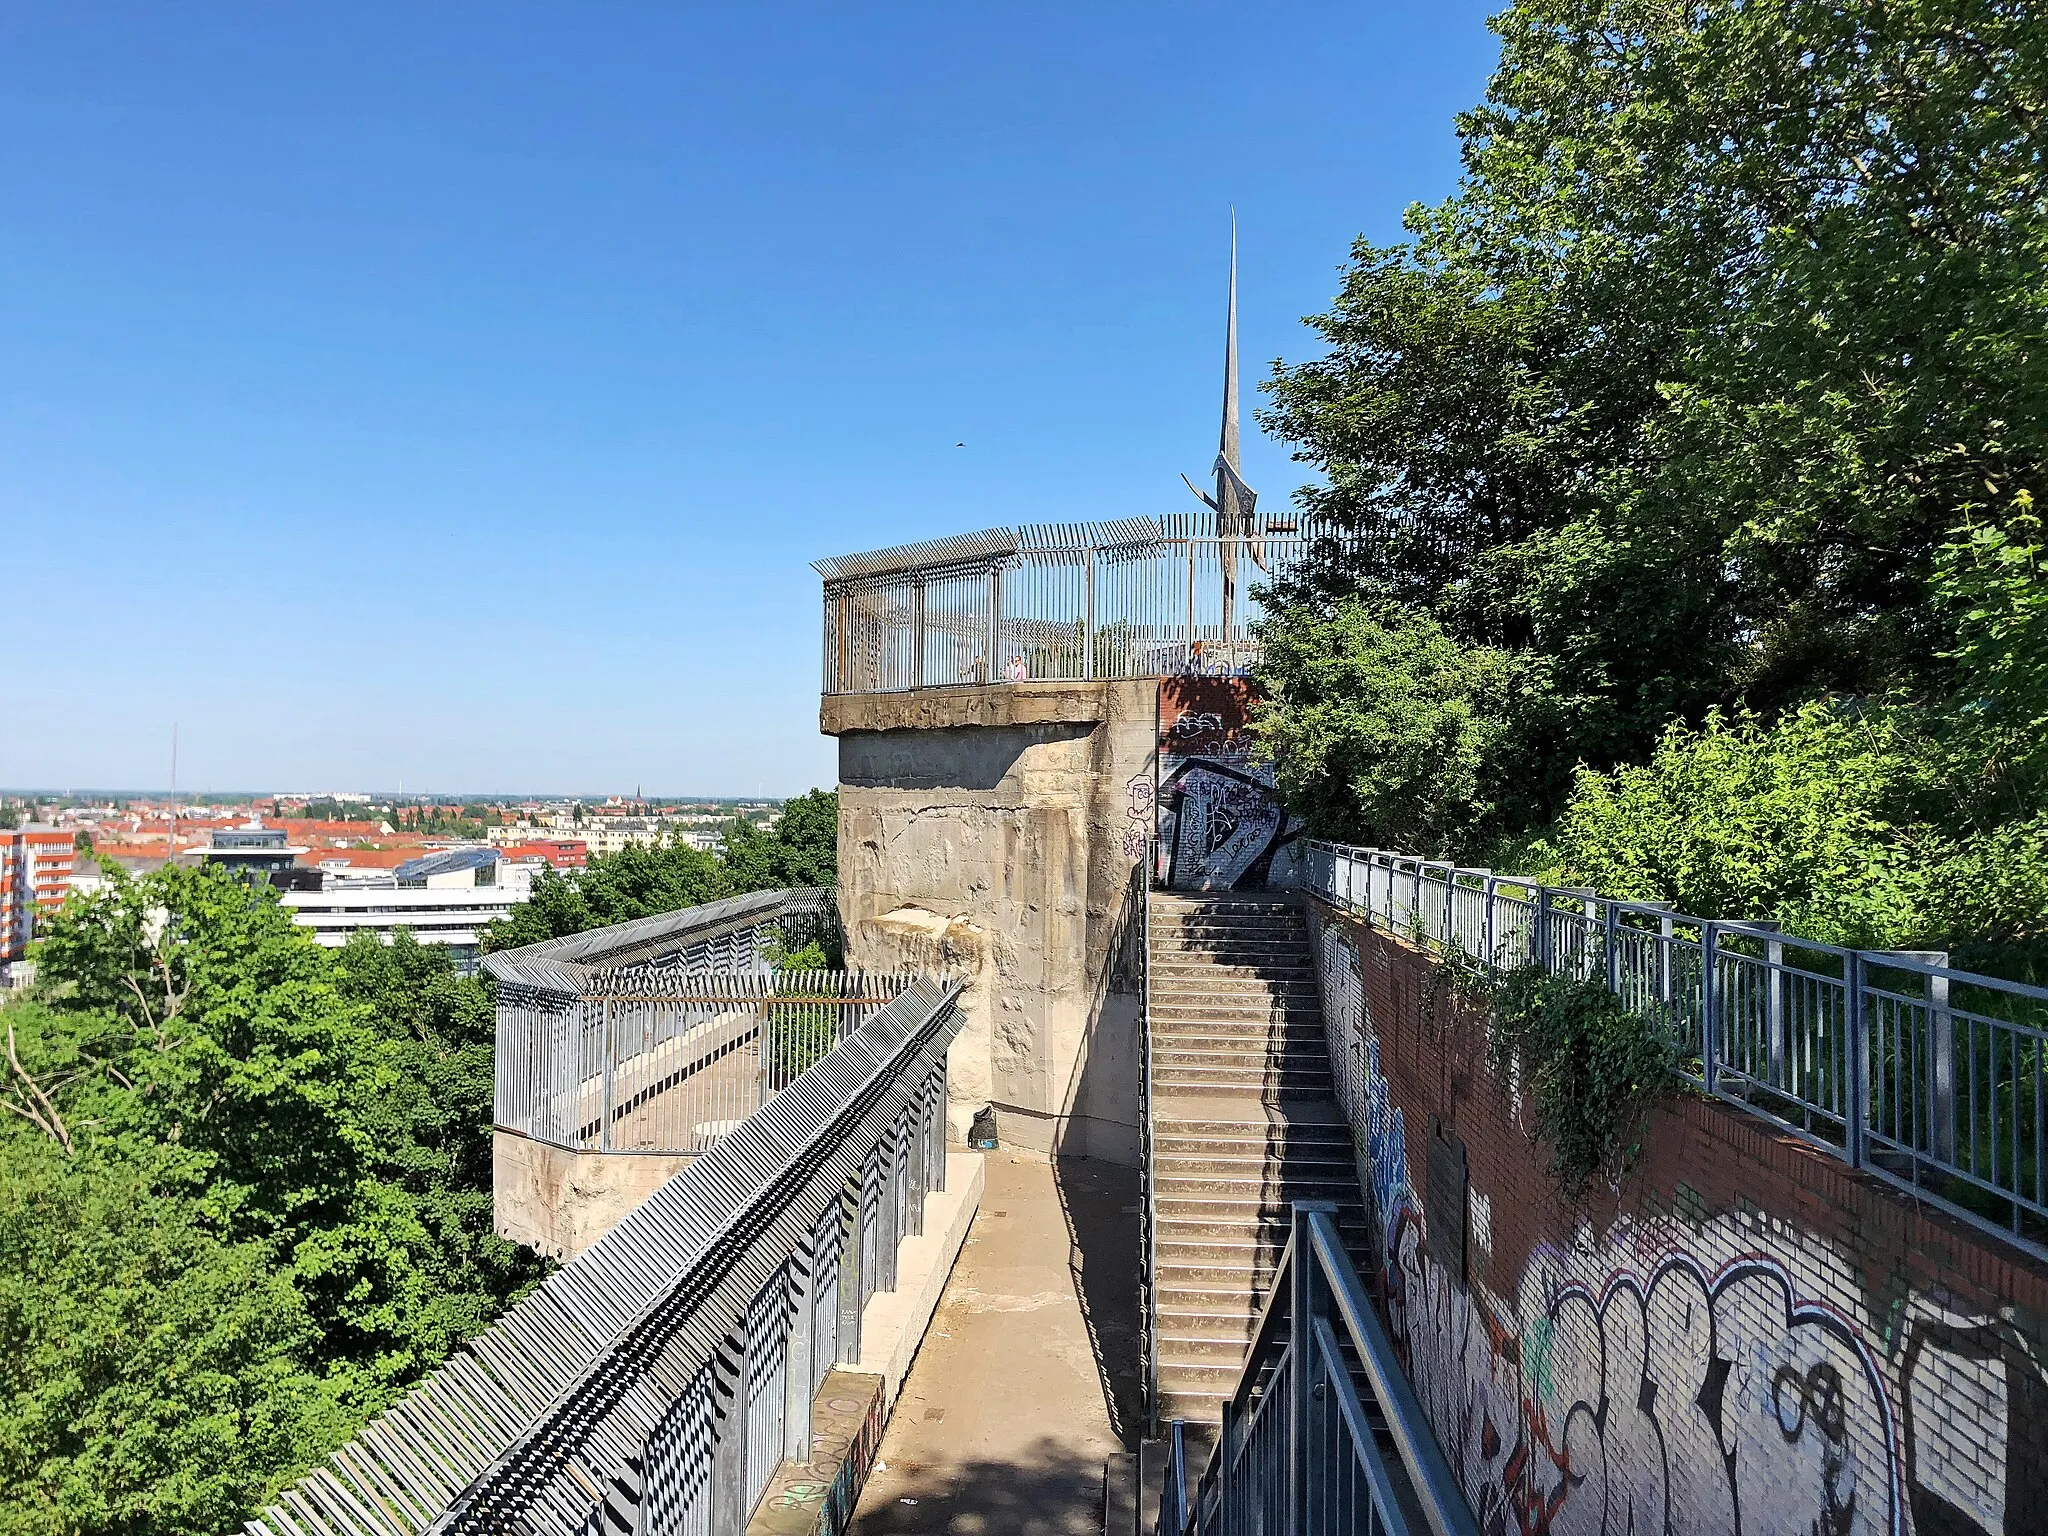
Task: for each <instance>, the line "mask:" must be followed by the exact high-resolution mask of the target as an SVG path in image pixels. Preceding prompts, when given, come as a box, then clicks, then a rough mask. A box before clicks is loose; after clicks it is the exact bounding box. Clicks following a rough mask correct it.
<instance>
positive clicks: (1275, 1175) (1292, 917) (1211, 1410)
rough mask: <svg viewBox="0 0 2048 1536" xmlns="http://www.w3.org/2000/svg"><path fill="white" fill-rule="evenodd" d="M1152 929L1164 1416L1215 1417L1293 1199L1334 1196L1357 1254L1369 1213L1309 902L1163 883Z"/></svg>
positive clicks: (1157, 1280)
mask: <svg viewBox="0 0 2048 1536" xmlns="http://www.w3.org/2000/svg"><path fill="white" fill-rule="evenodd" d="M1149 938H1150V945H1151V949H1150V972H1149V986H1150V997H1149V1003H1150V1010H1151V1029H1152V1067H1153V1078H1152V1103H1151V1132H1152V1157H1151V1170H1150V1171H1151V1177H1152V1190H1153V1197H1154V1199H1155V1200H1156V1202H1157V1208H1158V1226H1157V1248H1156V1250H1155V1252H1154V1254H1153V1270H1154V1289H1153V1308H1154V1316H1153V1325H1154V1328H1155V1329H1156V1335H1157V1339H1158V1348H1159V1404H1158V1409H1159V1418H1160V1421H1161V1422H1162V1423H1164V1422H1165V1421H1167V1420H1171V1419H1177V1418H1178V1419H1188V1420H1192V1421H1196V1422H1199V1423H1204V1424H1211V1425H1213V1424H1216V1423H1218V1422H1220V1421H1221V1418H1222V1403H1223V1399H1224V1397H1225V1396H1226V1395H1228V1393H1229V1392H1230V1391H1231V1390H1232V1388H1234V1387H1235V1386H1236V1384H1237V1377H1238V1373H1239V1371H1240V1370H1241V1369H1242V1368H1243V1365H1244V1356H1245V1350H1246V1348H1247V1347H1248V1346H1249V1345H1250V1343H1251V1334H1252V1330H1253V1328H1254V1327H1255V1326H1256V1325H1257V1323H1258V1316H1259V1309H1260V1308H1261V1307H1262V1306H1263V1305H1264V1303H1265V1299H1266V1293H1267V1291H1268V1290H1270V1289H1271V1287H1272V1281H1273V1271H1274V1268H1275V1266H1276V1265H1277V1264H1278V1262H1279V1259H1280V1254H1281V1251H1282V1249H1284V1248H1285V1247H1286V1244H1287V1231H1288V1221H1289V1206H1290V1204H1291V1203H1292V1202H1293V1201H1296V1200H1329V1201H1332V1202H1334V1203H1335V1204H1336V1205H1337V1207H1338V1223H1339V1226H1340V1228H1342V1229H1343V1230H1344V1233H1345V1237H1346V1239H1347V1246H1352V1247H1354V1251H1359V1249H1360V1244H1361V1240H1362V1239H1363V1237H1364V1235H1365V1207H1364V1202H1363V1199H1362V1197H1361V1196H1360V1193H1359V1186H1358V1170H1357V1164H1356V1162H1355V1160H1354V1159H1353V1156H1352V1151H1351V1132H1350V1128H1349V1126H1348V1125H1347V1124H1346V1123H1345V1120H1344V1115H1343V1111H1342V1110H1341V1109H1340V1108H1339V1107H1338V1104H1337V1101H1336V1098H1335V1095H1334V1092H1333V1087H1332V1083H1331V1079H1330V1068H1329V1058H1328V1050H1327V1047H1326V1045H1325V1042H1324V1035H1323V1024H1322V1012H1321V1005H1320V1003H1319V1002H1318V999H1317V994H1316V980H1315V969H1314V965H1313V962H1312V960H1311V957H1310V952H1309V941H1308V928H1307V924H1306V921H1305V920H1304V918H1303V916H1302V913H1301V910H1300V908H1299V907H1298V906H1297V905H1296V904H1295V903H1294V902H1293V901H1291V900H1288V899H1285V898H1280V897H1267V896H1263V895H1258V894H1252V895H1239V894H1235V893H1231V894H1218V895H1213V896H1210V895H1203V896H1190V895H1180V894H1174V893H1167V892H1159V891H1155V892H1153V893H1152V917H1151V933H1150V935H1149Z"/></svg>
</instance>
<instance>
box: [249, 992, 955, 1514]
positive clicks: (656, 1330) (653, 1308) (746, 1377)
mask: <svg viewBox="0 0 2048 1536" xmlns="http://www.w3.org/2000/svg"><path fill="white" fill-rule="evenodd" d="M958 995H959V985H958V983H957V982H952V981H944V980H939V979H934V978H919V979H916V980H913V981H911V982H910V983H909V984H908V985H907V986H905V987H904V989H903V990H902V991H901V992H900V993H899V994H898V995H897V996H896V997H895V998H894V999H893V1000H892V1001H890V1002H889V1003H887V1004H886V1005H884V1006H882V1007H881V1008H879V1009H878V1010H877V1011H875V1012H874V1013H873V1014H872V1015H870V1016H869V1017H868V1018H866V1019H865V1020H864V1021H863V1022H862V1023H861V1024H860V1025H859V1027H858V1028H856V1029H854V1030H852V1031H851V1032H849V1033H847V1034H846V1035H845V1036H844V1037H843V1038H842V1039H841V1040H840V1041H839V1042H838V1044H836V1045H835V1046H834V1047H833V1048H832V1049H831V1050H830V1051H828V1052H827V1053H826V1054H825V1055H824V1056H822V1057H820V1058H819V1059H818V1060H817V1061H815V1062H813V1063H812V1064H811V1065H810V1066H809V1067H807V1068H806V1069H805V1070H804V1071H802V1072H800V1073H799V1074H797V1076H796V1077H795V1078H794V1079H793V1080H792V1081H791V1082H790V1083H789V1085H788V1086H787V1088H786V1089H785V1090H784V1091H783V1092H782V1093H781V1094H780V1095H778V1096H777V1097H775V1098H774V1099H773V1100H771V1101H770V1102H768V1103H767V1104H764V1105H763V1106H762V1107H761V1108H760V1109H759V1110H757V1111H756V1112H755V1113H754V1114H752V1115H751V1116H750V1117H748V1118H747V1119H746V1120H745V1121H744V1122H743V1123H742V1124H741V1125H739V1126H738V1127H737V1128H736V1129H735V1130H734V1131H733V1132H732V1134H730V1135H728V1136H726V1137H724V1138H723V1139H721V1140H719V1141H718V1142H717V1143H716V1144H714V1145H713V1146H712V1147H711V1148H710V1149H709V1150H708V1151H707V1152H705V1154H704V1155H703V1156H701V1157H699V1158H697V1159H695V1160H694V1161H693V1162H691V1163H690V1164H689V1166H688V1167H686V1168H684V1169H683V1170H682V1171H681V1172H679V1173H678V1174H677V1175H676V1176H675V1177H673V1178H672V1179H670V1180H669V1181H668V1182H667V1183H666V1184H664V1185H663V1186H662V1187H661V1189H660V1190H658V1191H657V1192H656V1193H655V1194H654V1195H653V1196H652V1197H651V1198H649V1199H648V1200H647V1202H646V1203H645V1204H643V1205H642V1206H640V1208H639V1209H637V1210H636V1211H634V1212H633V1213H632V1214H631V1215H629V1216H627V1217H626V1218H625V1219H624V1220H622V1221H621V1222H619V1224H618V1225H617V1226H615V1227H614V1228H613V1229H612V1230H611V1231H610V1232H608V1233H606V1234H605V1236H604V1237H603V1238H601V1239H600V1240H599V1241H598V1242H596V1243H595V1244H593V1245H592V1246H591V1247H590V1248H588V1249H587V1250H585V1251H584V1252H583V1253H582V1254H581V1255H579V1256H578V1257H577V1258H576V1259H575V1260H573V1261H572V1262H571V1263H569V1264H567V1265H565V1266H563V1268H562V1269H561V1270H559V1271H558V1272H557V1273H555V1274H554V1275H553V1276H552V1277H550V1278H549V1279H548V1280H547V1281H546V1282H545V1283H544V1284H543V1285H541V1287H540V1288H539V1289H538V1290H537V1291H535V1292H533V1293H532V1294H531V1295H529V1296H528V1297H527V1298H526V1299H524V1300H523V1301H521V1302H519V1303H518V1304H517V1305H516V1306H514V1307H513V1308H511V1309H510V1310H509V1311H508V1312H507V1313H506V1314H505V1315H504V1316H503V1317H501V1318H500V1319H499V1320H498V1321H497V1322H496V1323H494V1324H493V1325H492V1326H491V1327H490V1328H489V1329H488V1330H487V1331H486V1332H484V1333H483V1334H482V1335H480V1336H479V1337H477V1338H476V1339H474V1340H472V1341H471V1342H470V1343H469V1344H468V1345H467V1346H465V1347H464V1348H463V1349H462V1350H461V1351H460V1352H459V1353H458V1354H457V1355H455V1356H454V1357H453V1358H452V1359H450V1360H449V1361H448V1362H447V1363H446V1364H445V1365H443V1366H442V1367H441V1368H440V1369H439V1370H437V1371H436V1372H435V1373H434V1374H433V1375H432V1376H431V1377H429V1378H428V1379H427V1380H426V1381H425V1382H423V1383H421V1384H420V1385H419V1386H418V1387H416V1388H415V1389H414V1390H413V1391H412V1392H410V1393H409V1394H408V1395H407V1396H406V1397H405V1398H403V1399H402V1400H401V1401H400V1402H399V1403H397V1404H396V1405H395V1406H394V1407H393V1408H391V1409H390V1410H389V1411H388V1412H387V1413H385V1414H384V1415H383V1416H382V1417H380V1418H379V1419H377V1420H376V1421H375V1422H374V1423H372V1424H371V1425H370V1426H369V1427H368V1428H367V1429H365V1430H364V1431H363V1432H362V1433H361V1434H360V1435H358V1436H357V1437H356V1438H355V1440H353V1441H352V1442H351V1443H350V1444H348V1445H347V1446H344V1447H343V1448H342V1449H341V1450H339V1451H337V1452H336V1453H335V1455H334V1457H333V1459H332V1461H331V1463H330V1464H329V1465H328V1466H327V1467H325V1468H322V1469H321V1470H319V1471H317V1472H314V1473H313V1474H311V1475H310V1476H308V1477H307V1478H305V1479H304V1480H302V1481H301V1482H300V1483H299V1484H298V1485H297V1486H296V1487H294V1488H293V1489H291V1490H290V1491H289V1492H287V1493H286V1494H285V1495H284V1496H283V1497H282V1498H281V1499H280V1501H279V1502H278V1504H277V1505H276V1506H275V1507H274V1508H272V1509H269V1510H267V1511H266V1512H265V1513H264V1515H263V1516H262V1518H261V1519H258V1520H256V1521H252V1522H251V1523H250V1525H249V1527H248V1530H249V1532H250V1533H251V1536H418V1533H422V1532H433V1533H437V1536H440V1533H446V1536H484V1533H498V1532H507V1531H526V1532H539V1531H562V1532H570V1531H575V1532H589V1533H592V1536H596V1533H598V1532H618V1531H638V1532H643V1533H646V1536H684V1533H698V1536H738V1533H739V1532H740V1531H742V1530H743V1529H744V1528H745V1525H746V1521H747V1517H748V1515H749V1513H750V1512H751V1510H752V1507H753V1504H754V1502H755V1501H756V1499H757V1498H758V1496H759V1491H760V1489H761V1488H762V1487H763V1486H764V1484H765V1481H766V1479H767V1477H768V1476H769V1474H770V1473H771V1472H772V1470H773V1468H774V1465H775V1463H776V1462H778V1461H780V1460H781V1459H782V1458H784V1457H786V1456H797V1457H801V1456H803V1455H806V1454H808V1450H809V1446H810V1433H811V1430H810V1406H811V1399H812V1396H813V1394H814V1393H815V1391H816V1390H817V1388H818V1386H819V1384H820V1383H821V1382H822V1380H823V1376H824V1373H825V1370H826V1369H827V1368H828V1367H829V1366H830V1365H832V1364H833V1363H834V1362H839V1363H853V1362H856V1361H858V1360H859V1358H860V1301H861V1299H862V1298H863V1297H865V1296H866V1295H868V1294H869V1293H870V1292H871V1291H873V1290H874V1289H876V1288H882V1289H887V1288H889V1287H890V1286H892V1285H893V1284H894V1278H895V1277H894V1273H893V1268H894V1255H895V1248H896V1243H897V1241H898V1240H899V1239H900V1238H901V1237H902V1236H905V1235H909V1234H914V1233H916V1232H918V1231H920V1230H921V1229H922V1217H923V1208H924V1201H923V1198H922V1197H923V1195H924V1193H925V1191H927V1190H930V1189H937V1188H942V1187H943V1181H944V1170H945V1142H944V1137H945V1091H946V1090H945V1060H946V1050H947V1047H948V1046H949V1045H950V1044H951V1042H952V1040H953V1037H954V1036H955V1035H956V1034H957V1033H958V1031H959V1027H960V1018H959V1013H958V1010H957V1008H956V1006H955V1000H956V999H957V997H958ZM868 1210H873V1211H874V1213H875V1218H876V1219H875V1225H874V1229H873V1230H872V1231H867V1230H864V1225H863V1213H864V1212H866V1211H868ZM827 1285H829V1286H830V1289H829V1290H827V1289H825V1287H826V1286H827ZM828 1316H829V1318H830V1320H831V1321H830V1337H829V1342H828V1341H827V1339H826V1337H825V1333H826V1330H825V1329H824V1328H823V1327H822V1326H821V1323H822V1321H823V1320H824V1319H825V1318H826V1317H828ZM792 1362H803V1363H804V1364H805V1366H806V1367H807V1368H805V1369H801V1370H799V1369H794V1368H792Z"/></svg>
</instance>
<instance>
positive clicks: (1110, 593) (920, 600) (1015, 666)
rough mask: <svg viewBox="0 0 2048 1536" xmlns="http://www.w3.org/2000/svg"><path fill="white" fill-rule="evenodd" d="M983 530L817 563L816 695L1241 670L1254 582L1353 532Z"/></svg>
mask: <svg viewBox="0 0 2048 1536" xmlns="http://www.w3.org/2000/svg"><path fill="white" fill-rule="evenodd" d="M1252 521H1253V523H1254V524H1255V527H1254V528H1253V529H1252V530H1251V531H1250V532H1248V533H1246V534H1244V535H1242V536H1238V537H1231V538H1222V537H1218V536H1217V534H1216V533H1215V518H1214V517H1213V516H1211V515H1205V514H1200V513H1192V514H1188V515H1185V516H1167V517H1157V518H1126V519H1122V520H1119V521H1115V522H1108V523H1072V524H1045V525H1039V526H1032V527H1025V528H1019V529H1015V530H1012V529H994V530H991V531H989V532H987V533H978V534H966V535H961V536H958V537H955V538H948V539H938V540H934V541H933V542H931V543H929V544H921V545H906V546H903V547H901V548H898V549H889V550H878V551H875V552H874V553H872V554H866V555H844V556H839V557H836V558H834V559H830V560H820V561H818V562H817V563H816V569H817V571H818V573H819V574H820V575H822V576H823V577H824V578H825V630H824V691H825V692H826V693H828V694H833V693H893V692H899V691H905V690H909V689H916V688H937V687H946V686H950V685H955V684H963V683H999V682H1024V681H1045V680H1052V681H1080V680H1086V679H1093V678H1126V677H1164V676H1177V675H1183V674H1209V675H1223V676H1229V675H1241V674H1243V673H1245V672H1247V671H1248V670H1249V669H1250V667H1251V665H1252V664H1253V662H1254V661H1256V659H1257V657H1258V642H1257V640H1256V638H1255V637H1254V636H1253V633H1252V626H1253V625H1254V624H1255V623H1256V622H1257V621H1258V619H1259V618H1260V616H1261V614H1262V613H1263V608H1262V606H1261V604H1260V601H1259V599H1258V596H1257V594H1256V592H1255V591H1254V586H1255V584H1257V583H1261V582H1264V581H1266V580H1268V579H1270V578H1271V577H1272V576H1275V575H1279V574H1283V573H1285V572H1286V571H1288V570H1289V569H1291V568H1293V567H1294V566H1297V565H1298V564H1300V563H1301V562H1302V560H1303V559H1304V558H1305V557H1306V556H1307V555H1309V553H1310V552H1311V550H1312V549H1313V550H1317V551H1319V552H1326V551H1327V548H1328V547H1329V546H1331V545H1348V544H1351V543H1355V542H1357V541H1359V540H1360V539H1361V538H1362V537H1363V536H1361V535H1357V534H1352V533H1346V532H1342V531H1340V530H1337V529H1335V528H1332V527H1325V526H1321V525H1318V524H1315V523H1312V522H1310V521H1308V520H1305V519H1302V518H1299V517H1296V516H1293V515H1289V516H1284V517H1282V516H1265V515H1259V516H1256V517H1254V518H1253V520H1252Z"/></svg>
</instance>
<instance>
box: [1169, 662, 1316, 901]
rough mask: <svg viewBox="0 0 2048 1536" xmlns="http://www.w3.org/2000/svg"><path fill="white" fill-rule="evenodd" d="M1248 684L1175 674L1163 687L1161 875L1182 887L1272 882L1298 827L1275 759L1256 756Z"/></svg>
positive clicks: (1238, 887) (1247, 886) (1240, 886)
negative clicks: (1280, 788) (1279, 784)
mask: <svg viewBox="0 0 2048 1536" xmlns="http://www.w3.org/2000/svg"><path fill="white" fill-rule="evenodd" d="M1252 702H1253V694H1252V689H1251V685H1250V684H1249V683H1248V682H1246V681H1245V680H1244V679H1242V678H1230V677H1169V678H1166V679H1164V680H1162V681H1161V682H1160V685H1159V798H1158V816H1159V856H1160V863H1161V866H1162V867H1161V870H1160V875H1161V877H1162V878H1163V879H1164V881H1165V882H1166V884H1167V885H1169V886H1171V887H1173V888H1175V889H1179V890H1200V891H1210V890H1245V889H1251V888H1255V887H1258V886H1262V885H1264V884H1265V883H1266V879H1267V876H1268V875H1269V874H1270V872H1271V870H1272V866H1273V856H1274V854H1275V853H1277V852H1278V851H1279V849H1280V847H1281V846H1282V845H1283V844H1284V843H1286V842H1287V841H1288V840H1289V839H1290V838H1292V837H1294V836H1297V835H1298V834H1299V828H1298V827H1295V826H1292V825H1291V824H1290V822H1289V818H1288V816H1287V813H1286V812H1285V811H1284V810H1283V809H1282V808H1281V805H1280V800H1279V797H1278V795H1277V794H1276V793H1275V791H1274V788H1273V772H1272V769H1271V768H1270V767H1269V766H1266V765H1264V764H1257V763H1254V762H1253V761H1252V752H1251V734H1250V732H1249V730H1248V729H1247V727H1248V723H1249V720H1250V716H1251V706H1252Z"/></svg>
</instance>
